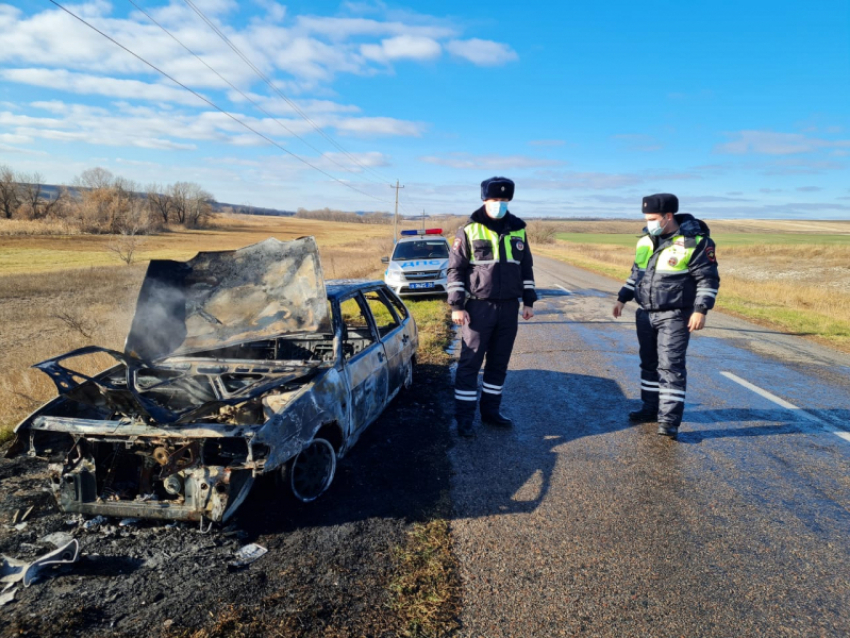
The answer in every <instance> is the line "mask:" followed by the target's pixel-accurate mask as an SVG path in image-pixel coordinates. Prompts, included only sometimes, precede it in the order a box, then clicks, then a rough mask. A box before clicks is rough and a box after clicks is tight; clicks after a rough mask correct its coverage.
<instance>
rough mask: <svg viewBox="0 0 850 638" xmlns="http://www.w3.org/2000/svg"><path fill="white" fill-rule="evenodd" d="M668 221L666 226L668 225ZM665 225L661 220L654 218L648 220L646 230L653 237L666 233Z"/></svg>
mask: <svg viewBox="0 0 850 638" xmlns="http://www.w3.org/2000/svg"><path fill="white" fill-rule="evenodd" d="M666 225H667V224H666V222H665V224H664V226H666ZM664 226H662V225H661V222H660V221H658V220H657V219H653V220H651V221H648V222H646V232H648V233H649V234H650V235H652V236H653V237H658V236H659V235H663V234H664Z"/></svg>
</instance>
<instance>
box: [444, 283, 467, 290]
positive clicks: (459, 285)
mask: <svg viewBox="0 0 850 638" xmlns="http://www.w3.org/2000/svg"><path fill="white" fill-rule="evenodd" d="M456 288H457V289H458V290H465V289H466V286H465V285H463V284H449V285H448V286H446V289H447V290H454V289H456Z"/></svg>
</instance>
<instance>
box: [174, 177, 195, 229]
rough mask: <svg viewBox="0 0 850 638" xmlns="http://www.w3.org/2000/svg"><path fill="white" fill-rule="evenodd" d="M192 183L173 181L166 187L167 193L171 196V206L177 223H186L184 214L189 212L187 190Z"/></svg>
mask: <svg viewBox="0 0 850 638" xmlns="http://www.w3.org/2000/svg"><path fill="white" fill-rule="evenodd" d="M191 187H192V185H191V184H190V183H189V182H174V183H173V184H172V185H171V186H169V187H168V195H169V197H171V206H172V210H173V211H174V218H175V219H176V221H177V223H178V224H185V223H186V215H187V214H188V212H189V191H190V189H191Z"/></svg>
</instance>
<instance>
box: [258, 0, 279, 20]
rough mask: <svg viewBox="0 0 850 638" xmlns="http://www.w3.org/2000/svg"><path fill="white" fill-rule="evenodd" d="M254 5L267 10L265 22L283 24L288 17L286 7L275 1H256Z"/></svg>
mask: <svg viewBox="0 0 850 638" xmlns="http://www.w3.org/2000/svg"><path fill="white" fill-rule="evenodd" d="M254 4H256V5H258V6H260V7H262V8H263V9H265V10H266V15H265V18H264V19H265V20H270V21H271V22H283V19H284V18H285V17H286V7H285V6H283V5H282V4H280V3H279V2H275V1H274V0H254Z"/></svg>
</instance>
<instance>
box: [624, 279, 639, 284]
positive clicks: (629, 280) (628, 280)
mask: <svg viewBox="0 0 850 638" xmlns="http://www.w3.org/2000/svg"><path fill="white" fill-rule="evenodd" d="M626 283H627V284H636V283H637V282H636V281H635V280H634V279H631V278H629V279H626Z"/></svg>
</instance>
